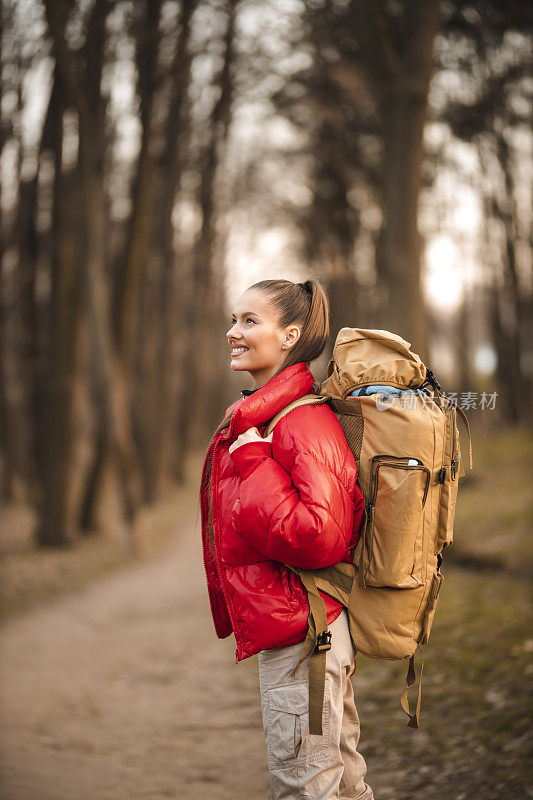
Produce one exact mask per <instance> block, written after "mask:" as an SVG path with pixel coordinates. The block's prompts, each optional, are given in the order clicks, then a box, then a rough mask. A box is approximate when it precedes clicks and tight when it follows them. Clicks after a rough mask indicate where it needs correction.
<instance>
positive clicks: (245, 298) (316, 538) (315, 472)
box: [200, 280, 373, 800]
mask: <svg viewBox="0 0 533 800" xmlns="http://www.w3.org/2000/svg"><path fill="white" fill-rule="evenodd" d="M328 329H329V313H328V301H327V297H326V294H325V292H324V290H323V288H322V287H321V286H320V284H319V283H317V282H316V281H313V280H308V281H305V283H293V282H292V281H287V280H270V281H261V282H260V283H256V284H254V285H253V286H251V287H250V288H249V289H247V290H246V291H245V292H244V293H243V294H242V295H241V296H240V297H239V299H238V300H237V302H236V304H235V307H234V310H233V317H232V325H231V328H230V329H229V330H228V331H227V333H226V337H227V341H228V344H229V347H230V352H231V369H232V370H234V371H238V372H242V371H246V372H249V373H250V374H251V375H252V377H253V380H254V383H255V387H256V388H255V390H254V391H253V392H251V393H248V394H246V395H245V396H244V397H242V398H241V399H240V400H237V402H235V403H234V404H233V405H232V406H230V408H228V409H227V411H226V417H225V419H224V420H223V421H222V422H221V424H220V425H219V426H218V428H217V430H216V431H215V434H214V436H213V439H212V441H211V443H210V445H209V449H208V451H207V454H206V458H205V463H204V469H203V472H202V482H201V489H200V500H201V508H202V541H203V547H204V564H205V570H206V578H207V587H208V592H209V599H210V603H211V611H212V614H213V621H214V625H215V630H216V632H217V635H218V636H219V638H225V637H226V636H229V635H230V634H231V633H232V632H233V634H234V635H235V640H236V644H237V649H236V657H237V661H240V660H242V659H245V658H249V657H250V656H253V655H255V654H259V683H260V692H261V709H262V716H263V725H264V731H265V738H266V743H267V752H268V766H269V770H270V785H271V798H272V800H282V799H283V798H289V797H303V794H304V793H305V796H306V797H315V798H323V800H325V798H330V797H336V798H339V800H341V798H342V800H347V799H348V798H349V799H350V800H356V799H357V800H371V798H372V797H373V795H372V790H371V789H370V787H369V786H368V785H367V784H366V782H365V780H364V778H365V774H366V765H365V762H364V759H363V757H362V756H361V755H360V754H359V753H358V752H357V743H358V739H359V720H358V716H357V711H356V708H355V703H354V697H353V688H352V685H351V682H350V676H351V675H352V674H353V672H354V670H355V652H354V649H353V645H352V642H351V638H350V632H349V627H348V620H347V616H346V611H345V610H344V609H343V607H342V606H341V605H340V604H339V603H338V602H337V601H336V600H334V599H333V598H331V597H329V596H328V595H323V599H324V604H325V607H326V616H327V622H328V625H329V626H330V632H331V633H332V646H331V650H329V651H328V652H327V654H326V656H327V657H326V689H325V692H326V695H325V697H326V702H325V703H324V706H323V720H322V722H323V724H322V730H323V735H322V736H318V735H314V734H311V733H310V732H309V714H308V677H309V662H308V660H307V659H306V660H304V661H303V662H302V663H301V664H300V665H299V666H298V667H297V669H295V671H294V672H293V668H295V667H296V665H297V664H298V661H299V657H300V651H301V643H302V642H303V641H304V639H305V638H306V635H307V628H308V618H309V601H308V597H307V592H306V590H305V588H304V586H303V583H302V582H301V580H300V578H299V577H298V576H297V575H296V574H295V573H293V572H292V571H291V569H290V567H289V566H287V565H290V566H294V567H299V568H302V569H315V568H320V567H326V566H331V565H333V564H336V563H338V562H339V561H341V560H343V559H348V560H349V558H350V550H351V548H352V547H354V546H355V544H356V542H357V539H358V536H359V529H360V526H361V521H362V504H363V497H362V492H361V490H360V488H359V487H358V485H357V466H356V463H355V458H354V456H353V453H352V452H351V450H350V449H349V447H348V443H347V442H346V439H345V436H344V433H343V430H342V428H341V426H340V423H339V421H338V419H337V417H336V416H335V414H334V413H333V411H332V410H331V408H329V406H327V405H324V404H320V405H306V406H300V407H298V408H293V409H292V410H291V411H290V413H287V414H286V415H285V416H284V417H283V418H282V419H281V420H280V421H279V423H278V424H277V425H276V426H275V428H274V429H273V431H272V433H271V434H270V435H269V436H268V437H266V438H265V437H264V433H265V429H266V426H267V423H268V422H269V421H270V420H271V419H273V417H275V416H276V414H278V413H279V412H280V411H281V410H282V409H284V408H286V406H288V405H289V404H290V403H292V401H294V400H297V399H299V398H301V397H303V396H304V395H306V394H309V393H310V392H312V389H313V374H312V373H311V371H310V370H309V364H310V362H311V361H313V360H314V359H315V358H318V356H319V355H320V354H321V353H322V351H323V350H324V347H325V344H326V339H327V335H328Z"/></svg>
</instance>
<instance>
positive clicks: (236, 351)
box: [231, 344, 248, 358]
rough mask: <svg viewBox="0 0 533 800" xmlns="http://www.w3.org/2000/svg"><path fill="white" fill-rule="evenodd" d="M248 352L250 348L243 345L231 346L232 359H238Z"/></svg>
mask: <svg viewBox="0 0 533 800" xmlns="http://www.w3.org/2000/svg"><path fill="white" fill-rule="evenodd" d="M247 350H248V348H247V347H245V346H244V345H242V344H239V345H237V344H232V345H231V357H232V358H237V356H242V354H243V353H246V352H247Z"/></svg>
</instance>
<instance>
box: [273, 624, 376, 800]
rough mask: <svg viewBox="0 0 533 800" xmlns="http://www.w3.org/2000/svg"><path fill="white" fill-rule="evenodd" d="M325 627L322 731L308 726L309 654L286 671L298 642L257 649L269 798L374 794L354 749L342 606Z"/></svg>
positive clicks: (355, 722) (355, 723)
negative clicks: (327, 634) (313, 732)
mask: <svg viewBox="0 0 533 800" xmlns="http://www.w3.org/2000/svg"><path fill="white" fill-rule="evenodd" d="M329 630H330V631H331V633H332V637H331V650H328V652H327V655H326V689H325V696H324V710H323V720H322V731H323V735H322V736H313V735H311V734H310V733H309V732H308V726H309V716H308V703H309V690H308V683H307V678H308V669H309V660H308V659H306V660H305V661H304V662H303V663H302V664H300V666H299V667H298V669H297V671H296V673H295V675H294V676H293V677H290V672H291V670H292V669H293V668H294V667H295V666H296V664H297V663H298V659H299V658H300V653H301V651H302V643H299V644H295V645H290V646H289V647H282V648H279V649H273V650H263V651H262V652H261V653H259V686H260V690H261V710H262V715H263V727H264V730H265V739H266V746H267V757H268V768H269V772H270V796H271V800H373V797H374V796H373V794H372V790H371V788H370V787H369V786H368V785H367V784H366V783H365V775H366V764H365V760H364V758H363V756H362V755H361V754H360V753H358V752H357V744H358V741H359V731H360V728H359V717H358V714H357V710H356V708H355V702H354V694H353V688H352V684H351V682H350V676H351V675H353V673H354V671H355V664H354V650H353V646H352V642H351V639H350V633H349V628H348V617H347V613H346V611H345V610H344V609H343V611H342V613H341V614H340V616H339V617H338V618H337V619H336V620H335V621H334V622H332V623H331V625H330V626H329Z"/></svg>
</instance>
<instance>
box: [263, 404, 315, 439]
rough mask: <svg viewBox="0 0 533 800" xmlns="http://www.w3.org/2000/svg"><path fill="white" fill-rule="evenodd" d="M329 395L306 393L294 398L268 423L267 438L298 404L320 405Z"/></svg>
mask: <svg viewBox="0 0 533 800" xmlns="http://www.w3.org/2000/svg"><path fill="white" fill-rule="evenodd" d="M327 399H328V398H327V397H325V396H324V395H318V394H304V395H303V396H302V397H299V398H298V399H297V400H293V401H292V403H289V405H288V406H285V408H282V409H281V411H280V412H279V413H278V414H276V416H275V417H273V418H272V419H271V420H270V422H269V423H268V425H267V427H266V429H265V438H266V437H267V436H270V434H271V433H272V431H273V430H274V428H275V426H276V424H277V423H278V422H279V421H280V419H281V418H282V417H284V416H285V415H286V414H288V413H289V411H292V410H293V409H294V408H298V406H318V405H320V404H322V403H325V402H326V401H327Z"/></svg>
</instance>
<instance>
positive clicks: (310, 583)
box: [290, 567, 331, 736]
mask: <svg viewBox="0 0 533 800" xmlns="http://www.w3.org/2000/svg"><path fill="white" fill-rule="evenodd" d="M291 569H293V570H294V572H296V573H297V574H298V575H299V576H300V578H301V581H302V583H303V585H304V586H305V588H306V589H307V598H308V600H309V628H308V631H307V637H306V639H305V642H304V646H303V648H302V653H301V655H300V660H299V661H298V663H297V664H296V666H295V667H294V669H293V670H292V671H291V673H290V674H291V677H292V676H294V673H295V672H296V670H297V669H298V667H299V666H300V664H301V663H302V661H304V660H305V659H306V658H307V656H309V733H310V734H312V735H315V736H322V709H323V706H324V690H325V685H326V653H327V651H328V650H331V633H330V631H328V620H327V616H326V605H325V603H324V599H323V598H322V597H321V595H320V593H319V591H318V588H317V585H316V581H315V578H314V575H313V573H312V572H310V571H309V570H303V569H302V570H300V569H294V567H291Z"/></svg>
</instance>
